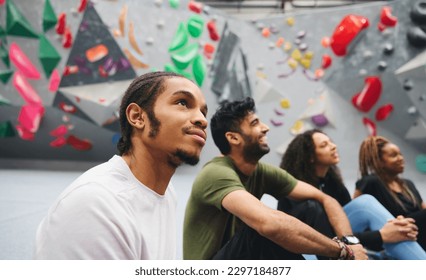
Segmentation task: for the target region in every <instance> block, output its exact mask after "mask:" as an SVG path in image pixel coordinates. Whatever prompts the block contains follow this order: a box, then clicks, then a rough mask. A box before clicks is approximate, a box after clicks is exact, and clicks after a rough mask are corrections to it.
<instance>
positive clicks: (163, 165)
mask: <svg viewBox="0 0 426 280" xmlns="http://www.w3.org/2000/svg"><path fill="white" fill-rule="evenodd" d="M122 157H123V159H124V161H125V162H126V163H127V165H128V166H129V168H130V170H131V171H132V173H133V175H134V176H135V177H136V179H138V180H139V182H141V183H142V184H144V185H145V186H146V187H148V188H150V189H151V190H153V191H154V192H156V193H158V194H160V195H164V194H165V192H166V189H167V186H168V185H169V182H170V179H171V177H172V176H173V174H174V173H175V170H176V168H174V167H172V166H171V165H170V164H168V163H167V161H164V162H163V161H160V160H158V159H156V160H154V159H149V156H146V155H135V154H128V155H123V156H122Z"/></svg>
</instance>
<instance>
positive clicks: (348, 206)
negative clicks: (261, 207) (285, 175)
mask: <svg viewBox="0 0 426 280" xmlns="http://www.w3.org/2000/svg"><path fill="white" fill-rule="evenodd" d="M339 161H340V158H339V154H338V152H337V147H336V145H335V144H334V143H333V142H332V141H331V140H330V138H329V137H328V136H327V135H326V134H325V133H324V132H322V131H321V130H318V129H313V130H308V131H306V132H304V133H302V134H299V135H297V136H296V137H295V138H294V139H293V141H292V142H291V143H290V144H289V146H288V147H287V150H286V152H285V153H284V155H283V158H282V161H281V165H280V167H281V168H283V169H285V170H287V172H289V173H290V174H292V175H293V176H295V177H296V178H297V179H299V180H302V181H305V182H307V183H310V184H311V185H313V186H317V187H318V188H319V189H320V190H322V191H323V192H325V193H327V194H328V195H330V196H332V197H334V198H335V199H336V200H337V201H338V202H339V203H340V204H341V205H342V206H343V208H344V210H345V212H346V214H347V216H348V218H349V221H350V222H351V226H352V230H353V231H354V232H355V233H356V234H355V236H356V237H357V238H358V239H359V241H360V242H361V243H362V245H364V246H365V247H366V248H368V249H370V250H374V251H380V250H383V248H384V249H385V252H386V254H387V255H388V256H390V257H391V258H394V259H426V253H425V251H424V250H423V249H422V248H421V247H420V246H419V244H418V243H417V242H414V240H416V236H417V233H418V232H417V227H416V226H415V224H414V220H413V219H410V218H404V217H403V216H399V217H397V218H395V217H394V216H392V215H391V214H390V213H389V211H387V210H386V209H385V208H384V207H383V206H382V205H381V204H380V203H379V202H378V201H377V200H376V199H375V198H374V197H372V196H371V195H362V196H360V197H359V198H357V199H354V200H351V197H350V195H349V192H348V190H347V189H346V187H345V185H344V184H343V181H342V178H341V176H340V171H339V169H338V167H337V164H338V163H339ZM278 209H280V210H282V211H285V212H287V213H288V214H291V215H294V216H295V217H297V218H299V219H300V220H302V221H304V222H305V223H308V224H309V225H311V226H312V227H314V228H315V229H317V230H318V231H320V232H322V233H323V234H325V235H327V236H329V237H333V236H334V235H335V234H334V232H333V230H332V228H331V226H330V225H329V224H328V223H327V222H324V219H322V216H323V213H324V210H323V209H322V207H321V206H320V205H318V204H316V203H315V202H313V201H304V202H296V201H291V200H289V199H283V200H280V201H279V203H278ZM401 229H402V230H401ZM355 240H356V239H355ZM349 242H350V241H349Z"/></svg>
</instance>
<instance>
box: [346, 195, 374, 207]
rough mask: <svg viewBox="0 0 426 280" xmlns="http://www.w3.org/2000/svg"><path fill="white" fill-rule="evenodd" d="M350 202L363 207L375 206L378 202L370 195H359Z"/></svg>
mask: <svg viewBox="0 0 426 280" xmlns="http://www.w3.org/2000/svg"><path fill="white" fill-rule="evenodd" d="M352 201H354V202H356V203H357V204H359V205H365V206H368V205H375V204H378V203H379V201H378V200H377V199H376V198H375V197H374V196H372V195H370V194H363V195H360V196H358V197H357V198H355V199H354V200H352Z"/></svg>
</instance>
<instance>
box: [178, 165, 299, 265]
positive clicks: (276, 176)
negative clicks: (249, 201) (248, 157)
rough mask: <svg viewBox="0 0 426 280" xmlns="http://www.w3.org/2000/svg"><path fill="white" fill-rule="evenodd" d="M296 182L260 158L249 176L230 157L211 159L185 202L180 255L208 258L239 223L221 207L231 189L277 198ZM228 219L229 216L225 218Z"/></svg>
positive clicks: (288, 191) (257, 195)
mask: <svg viewBox="0 0 426 280" xmlns="http://www.w3.org/2000/svg"><path fill="white" fill-rule="evenodd" d="M296 183H297V180H296V179H295V178H294V177H293V176H291V175H290V174H289V173H287V172H286V171H284V170H282V169H280V168H278V167H275V166H272V165H269V164H266V163H261V162H259V163H258V165H257V167H256V170H255V171H254V172H253V174H252V175H251V176H250V177H248V176H245V175H244V174H242V173H241V172H240V171H239V170H238V169H237V168H236V167H235V166H234V164H233V162H232V160H231V159H230V158H229V157H216V158H214V159H212V160H211V161H210V162H208V163H206V165H205V166H204V167H203V169H202V170H201V172H200V173H199V174H198V176H197V177H196V178H195V181H194V184H193V186H192V192H191V195H190V197H189V199H188V204H187V205H186V211H185V220H184V229H183V231H184V233H183V258H184V259H191V260H192V259H211V258H212V257H213V255H214V254H215V253H216V252H217V251H219V249H220V248H221V247H222V246H223V245H224V244H225V243H226V241H228V240H229V239H230V238H231V237H232V236H233V235H234V233H235V232H236V231H237V230H238V229H239V227H240V226H241V225H242V222H241V221H240V220H238V219H237V218H235V217H234V216H233V215H231V214H230V213H229V212H228V211H226V209H224V208H222V200H223V198H224V197H225V196H226V195H227V194H229V193H230V192H233V191H236V190H241V189H245V190H247V191H248V192H249V193H251V194H252V195H254V196H255V197H257V198H258V199H261V198H262V196H263V194H265V193H266V194H269V195H272V196H273V197H275V198H276V199H280V198H282V197H284V196H287V195H288V194H289V193H290V192H291V191H292V190H293V188H294V187H295V185H296ZM228 219H232V220H230V221H229V222H228ZM227 224H229V225H230V230H228V231H226V225H227ZM225 235H226V236H225Z"/></svg>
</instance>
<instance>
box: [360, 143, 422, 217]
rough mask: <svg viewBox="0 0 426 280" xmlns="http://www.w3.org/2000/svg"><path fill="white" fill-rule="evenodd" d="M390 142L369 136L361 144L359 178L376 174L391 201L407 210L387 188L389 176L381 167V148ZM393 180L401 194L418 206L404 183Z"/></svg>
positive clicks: (399, 180)
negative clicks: (391, 198)
mask: <svg viewBox="0 0 426 280" xmlns="http://www.w3.org/2000/svg"><path fill="white" fill-rule="evenodd" d="M387 144H391V142H390V141H389V140H388V139H387V138H385V137H382V136H369V137H367V138H366V139H364V141H363V142H362V143H361V146H360V148H359V172H360V173H361V176H362V177H364V176H367V175H369V174H376V175H377V177H379V179H380V180H381V181H382V182H383V183H384V185H385V186H386V188H387V189H388V191H389V193H390V195H391V196H392V197H393V199H394V200H395V201H396V202H397V203H398V204H399V205H400V206H401V207H402V208H403V209H404V210H407V209H406V207H405V206H404V203H402V201H401V199H399V197H398V196H397V195H396V194H395V192H393V191H392V190H391V189H390V187H389V181H390V180H391V179H390V178H389V175H388V174H387V172H386V170H384V169H383V167H382V157H383V148H384V147H385V146H386V145H387ZM395 180H396V181H397V182H398V183H399V185H400V186H401V188H402V194H403V195H404V196H405V197H407V198H408V199H409V200H411V201H412V202H413V203H414V205H418V202H417V199H416V197H415V196H414V194H413V192H412V191H411V190H410V189H409V188H408V186H407V185H406V184H405V183H404V181H403V180H402V179H401V178H400V177H399V176H398V177H396V178H395Z"/></svg>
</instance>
